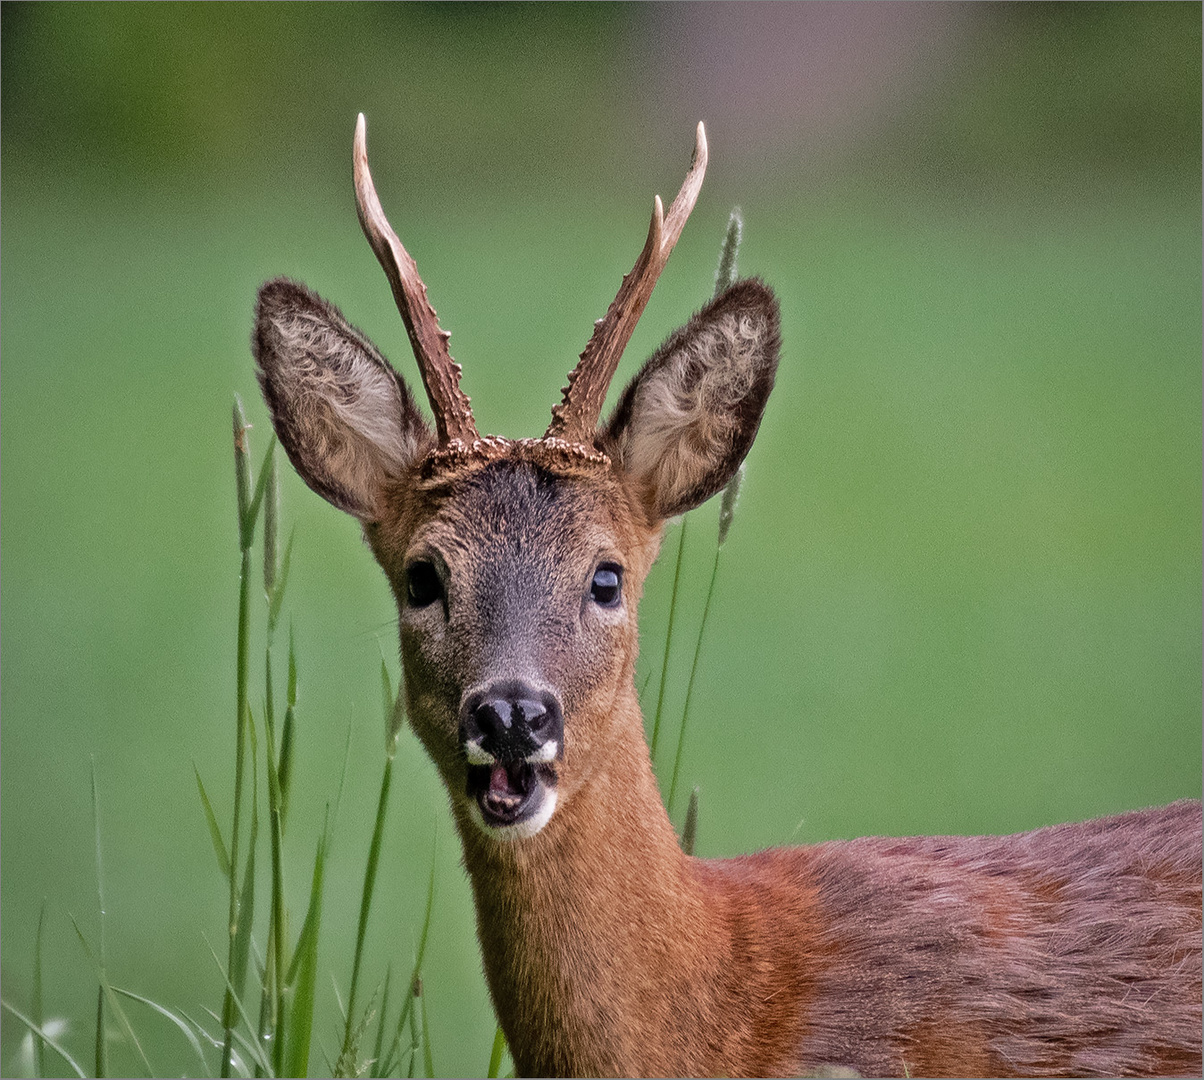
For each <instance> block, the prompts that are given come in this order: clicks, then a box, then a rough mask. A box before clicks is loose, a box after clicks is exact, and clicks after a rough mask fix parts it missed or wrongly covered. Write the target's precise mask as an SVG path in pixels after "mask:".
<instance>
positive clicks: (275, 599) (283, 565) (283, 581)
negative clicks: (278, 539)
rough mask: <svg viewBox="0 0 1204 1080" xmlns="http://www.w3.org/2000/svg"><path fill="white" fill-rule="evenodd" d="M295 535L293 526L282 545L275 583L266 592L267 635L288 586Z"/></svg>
mask: <svg viewBox="0 0 1204 1080" xmlns="http://www.w3.org/2000/svg"><path fill="white" fill-rule="evenodd" d="M296 535H297V530H296V529H295V528H294V529H293V530H292V532H290V533H289V534H288V543H287V544H285V545H284V558H283V559H281V560H280V574H279V576H278V577H277V578H276V583H275V585H274V586H273V587H272V591H271V592H270V593H268V598H269V599H268V635H269V636H270V635H271V634H272V633H273V632H274V631H275V629H276V623H277V622H278V621H279V619H280V609H281V607H282V606H283V605H284V592H285V589H286V588H287V587H288V570H289V567H290V566H292V564H293V540H294V538H295V537H296Z"/></svg>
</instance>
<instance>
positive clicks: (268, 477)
mask: <svg viewBox="0 0 1204 1080" xmlns="http://www.w3.org/2000/svg"><path fill="white" fill-rule="evenodd" d="M275 446H276V444H275V442H272V443H271V444H270V445H269V446H268V454H267V459H266V460H265V461H264V463H263V468H262V469H260V470H259V475H260V477H262V478H264V480H265V487H264V494H263V595H264V596H266V597H267V598H268V604H269V607H270V605H271V602H272V593H273V592H275V590H276V564H277V562H278V560H279V558H280V540H279V537H278V532H279V530H278V528H277V525H278V523H279V521H280V474H279V472H278V470H277V468H276V455H275V454H274V453H273V452H272V451H273V450H274V449H275Z"/></svg>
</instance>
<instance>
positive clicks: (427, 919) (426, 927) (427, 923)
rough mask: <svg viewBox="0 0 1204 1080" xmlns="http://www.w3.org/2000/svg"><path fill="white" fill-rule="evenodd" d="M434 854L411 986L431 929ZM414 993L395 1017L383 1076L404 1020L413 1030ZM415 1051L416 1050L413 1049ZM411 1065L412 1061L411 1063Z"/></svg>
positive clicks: (398, 1044)
mask: <svg viewBox="0 0 1204 1080" xmlns="http://www.w3.org/2000/svg"><path fill="white" fill-rule="evenodd" d="M435 855H436V851H435V850H432V851H431V876H430V880H429V881H428V882H427V887H426V911H425V913H424V914H423V916H422V932H421V934H420V935H419V938H418V955H417V957H416V958H415V960H414V969H413V971H412V972H411V974H410V987H411V989H412V988H413V986H414V984H415V981H416V980H419V979H420V978H421V976H422V961H423V958H424V957H425V956H426V942H427V938H428V937H429V934H430V929H431V912H432V911H434V908H435ZM413 1005H414V995H413V993H409V994H406V1000H405V1004H404V1005H403V1006H402V1007H401V1013H400V1015H399V1016H398V1017H397V1030H396V1033H395V1034H394V1036H393V1042H392V1043H391V1044H390V1046H389V1052H388V1054H387V1055H385V1057H386V1061H385V1064H384V1066H383V1067H382V1068H381V1070H380V1072H381V1075H383V1076H388V1074H389V1073H391V1072H392V1071H393V1065H394V1062H395V1059H398V1058H399V1057H400V1054H401V1040H402V1036H403V1035H404V1033H405V1026H406V1020H410V1021H411V1030H413V1013H412V1009H413ZM415 1052H417V1051H416V1050H415ZM411 1065H412V1063H411Z"/></svg>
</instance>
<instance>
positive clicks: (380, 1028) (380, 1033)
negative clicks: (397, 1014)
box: [372, 964, 393, 1077]
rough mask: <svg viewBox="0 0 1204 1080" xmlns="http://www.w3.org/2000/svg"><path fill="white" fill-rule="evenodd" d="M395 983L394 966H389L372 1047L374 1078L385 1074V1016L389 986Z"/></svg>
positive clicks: (386, 970)
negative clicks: (381, 1058)
mask: <svg viewBox="0 0 1204 1080" xmlns="http://www.w3.org/2000/svg"><path fill="white" fill-rule="evenodd" d="M392 981H393V965H392V964H389V965H388V966H387V967H386V968H385V986H384V989H383V990H382V991H381V995H380V1015H379V1017H378V1018H377V1021H376V1041H375V1043H374V1044H373V1047H372V1076H373V1077H380V1076H383V1075H384V1073H382V1072H380V1071H379V1069H380V1065H381V1060H380V1055H381V1051H382V1050H384V1047H385V1015H386V1014H387V1013H388V1011H389V985H390V983H391V982H392Z"/></svg>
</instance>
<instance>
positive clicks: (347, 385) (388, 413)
mask: <svg viewBox="0 0 1204 1080" xmlns="http://www.w3.org/2000/svg"><path fill="white" fill-rule="evenodd" d="M251 349H252V352H253V353H254V355H255V363H256V365H257V366H258V368H259V385H260V387H262V389H263V396H264V399H265V400H266V401H267V403H268V408H269V409H270V410H271V413H272V423H273V424H274V425H275V428H276V434H277V435H278V436H279V438H280V442H281V444H282V445H283V446H284V449H285V451H286V452H287V454H288V456H289V460H290V461H291V462H292V463H293V466H294V467H295V468H296V470H297V472H298V473H300V474H301V478H302V479H303V480H304V481H305V482H306V483H307V484H308V485H309V486H310V487H311V488H313V489H314V491H316V492H317V493H318V494H319V495H321V496H322V497H323V498H324V499H326V500H328V501H329V502H331V503H333V504H334V505H335V506H337V507H339V509H341V510H346V511H347V512H348V513H350V514H354V515H355V516H356V517H357V518H359V519H360V520H361V521H365V522H368V521H373V520H376V519H377V518H378V517H379V507H380V499H381V496H382V495H383V493H384V490H385V488H386V486H387V485H388V483H389V482H390V481H391V480H395V479H397V478H398V477H400V476H401V475H402V474H403V473H404V472H405V471H406V470H407V469H408V468H409V466H410V465H411V464H412V463H413V462H414V460H415V459H416V458H417V456H418V455H419V454H420V453H422V452H424V451H425V450H426V449H427V447H428V446H429V445H430V444H431V443H432V441H433V435H432V434H431V432H430V430H429V429H428V428H427V426H426V424H425V423H423V420H422V417H421V415H420V414H419V412H418V410H417V408H416V407H415V405H414V399H413V397H412V396H411V395H410V392H409V390H408V389H407V388H406V385H405V383H404V382H403V381H402V379H401V376H400V375H398V374H397V372H395V371H394V370H393V368H392V367H391V366H390V365H389V362H388V361H387V360H386V359H385V358H384V357H383V356H382V355H381V354H380V352H379V351H378V350H377V349H376V347H375V346H374V345H373V344H372V343H371V342H370V341H369V340H368V339H367V338H366V337H364V336H363V334H361V333H360V332H359V331H358V330H356V329H355V328H354V327H352V326H351V325H350V323H348V322H347V320H346V319H345V318H343V315H342V313H341V312H340V311H339V310H338V308H336V307H335V306H334V305H333V304H328V303H327V302H326V301H325V300H323V299H322V298H321V297H320V296H317V295H316V294H314V293H312V292H310V291H309V290H308V289H307V288H306V287H305V286H304V285H299V284H298V283H297V282H295V281H289V280H287V279H285V278H277V279H276V280H275V281H269V282H268V283H267V284H266V285H264V286H263V288H262V289H260V290H259V299H258V301H257V302H256V305H255V331H254V334H253V335H252V338H251Z"/></svg>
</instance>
